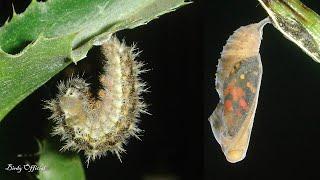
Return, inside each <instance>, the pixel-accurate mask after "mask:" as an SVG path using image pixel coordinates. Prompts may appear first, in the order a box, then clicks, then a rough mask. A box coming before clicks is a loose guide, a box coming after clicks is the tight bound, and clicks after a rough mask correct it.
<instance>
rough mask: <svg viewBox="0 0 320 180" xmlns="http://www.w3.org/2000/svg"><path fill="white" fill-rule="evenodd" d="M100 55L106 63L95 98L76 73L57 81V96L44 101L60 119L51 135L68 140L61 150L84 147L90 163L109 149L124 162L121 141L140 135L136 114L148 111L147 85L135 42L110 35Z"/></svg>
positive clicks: (54, 118) (80, 149)
mask: <svg viewBox="0 0 320 180" xmlns="http://www.w3.org/2000/svg"><path fill="white" fill-rule="evenodd" d="M102 54H103V55H104V57H105V60H106V62H105V65H104V74H102V75H101V76H100V82H101V85H102V86H103V88H102V89H101V90H99V92H98V98H94V97H92V95H91V93H90V88H89V84H87V83H86V82H85V80H83V79H81V78H79V77H73V78H70V79H69V80H68V81H67V82H62V83H60V84H59V85H58V89H59V93H58V95H57V97H56V98H55V99H53V100H50V101H47V103H46V106H45V108H47V109H50V110H51V111H52V115H51V117H50V119H53V120H54V121H55V122H56V126H55V127H54V129H53V132H52V134H53V135H60V136H61V140H62V141H65V145H64V146H63V147H62V148H61V150H73V151H78V152H79V151H84V154H85V156H86V157H87V163H89V162H90V160H95V159H96V158H97V157H98V158H100V157H101V156H104V155H106V153H107V152H112V153H113V154H116V155H117V156H118V158H119V160H120V161H121V159H120V154H121V153H122V152H124V151H125V150H124V149H123V145H124V144H126V142H127V140H128V138H130V137H132V136H134V137H136V138H139V137H138V135H139V133H140V132H141V130H140V129H139V128H138V127H137V123H138V118H139V115H140V113H146V105H145V103H143V101H142V97H141V93H142V92H144V91H146V89H145V86H146V84H145V83H143V82H142V81H141V79H140V78H139V74H140V73H142V72H145V71H144V70H141V68H142V66H143V64H142V63H139V62H137V61H136V60H135V58H136V56H137V55H138V53H136V51H135V46H132V47H127V46H126V45H125V43H124V42H123V43H121V42H120V41H119V40H118V39H117V38H116V37H111V38H110V39H109V40H108V41H107V42H105V43H104V44H103V45H102Z"/></svg>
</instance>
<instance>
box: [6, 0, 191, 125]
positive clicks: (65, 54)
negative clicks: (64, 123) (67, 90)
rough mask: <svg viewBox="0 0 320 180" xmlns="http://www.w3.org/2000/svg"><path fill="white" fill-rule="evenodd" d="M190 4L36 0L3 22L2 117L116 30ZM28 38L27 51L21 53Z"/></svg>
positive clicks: (151, 0) (138, 0) (165, 0)
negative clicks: (21, 11)
mask: <svg viewBox="0 0 320 180" xmlns="http://www.w3.org/2000/svg"><path fill="white" fill-rule="evenodd" d="M185 4H187V2H184V0H134V1H133V0H94V1H93V0H81V1H79V0H48V1H47V2H37V1H36V0H33V1H32V2H31V4H30V5H29V6H28V8H27V9H26V11H25V12H24V13H22V14H19V15H16V14H14V16H13V18H12V19H11V21H10V22H7V23H5V25H4V26H3V27H1V28H0V84H1V86H0V121H1V120H2V119H3V118H4V116H5V115H6V114H7V113H8V112H9V111H10V110H11V109H12V108H13V107H14V106H15V105H16V104H18V103H19V102H20V101H21V100H23V99H24V98H25V97H27V96H28V95H29V94H31V93H32V92H33V91H34V90H35V89H37V88H38V87H40V86H41V85H42V84H44V83H45V82H46V81H48V80H49V79H50V78H51V77H53V76H54V75H55V74H57V73H58V72H59V71H61V70H62V69H64V68H65V67H66V66H67V65H68V64H70V63H71V62H72V61H73V62H75V63H76V62H78V61H79V60H81V59H83V58H85V57H86V54H87V52H88V51H89V50H90V48H91V47H92V46H93V45H101V44H102V43H103V41H105V40H106V39H107V38H108V37H109V36H110V35H111V34H113V33H115V32H117V31H119V30H122V29H126V28H134V27H137V26H140V25H143V24H146V23H147V22H149V21H151V20H152V19H155V18H157V17H159V16H160V15H162V14H165V13H167V12H170V11H173V10H175V9H176V8H178V7H180V6H182V5H185ZM28 42H33V43H31V44H29V45H28V46H27V47H26V48H25V49H24V50H23V51H22V52H20V53H19V54H16V55H10V54H9V53H15V52H19V51H20V49H21V48H23V47H24V45H25V44H26V43H28Z"/></svg>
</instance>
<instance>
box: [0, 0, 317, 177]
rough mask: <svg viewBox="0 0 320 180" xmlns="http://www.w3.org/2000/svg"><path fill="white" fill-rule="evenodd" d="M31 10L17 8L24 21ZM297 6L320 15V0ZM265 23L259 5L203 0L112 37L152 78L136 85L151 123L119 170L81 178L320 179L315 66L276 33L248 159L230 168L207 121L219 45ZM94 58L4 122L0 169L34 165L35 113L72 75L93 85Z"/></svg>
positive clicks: (98, 170)
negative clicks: (134, 48)
mask: <svg viewBox="0 0 320 180" xmlns="http://www.w3.org/2000/svg"><path fill="white" fill-rule="evenodd" d="M29 2H30V1H18V0H17V1H14V2H13V4H14V6H15V9H16V10H17V11H18V12H23V10H24V8H25V7H27V5H28V3H29ZM303 2H304V3H305V4H306V5H308V6H309V7H311V8H312V9H314V10H315V11H316V12H320V9H319V5H318V2H317V1H303ZM11 3H12V1H9V0H0V15H1V17H0V18H1V19H0V20H1V24H2V23H3V22H4V21H5V19H6V18H7V17H8V16H9V15H10V12H11ZM264 17H266V12H265V11H264V10H263V8H262V7H261V6H260V5H259V4H258V2H257V1H237V0H230V1H211V0H202V1H201V2H197V1H196V2H195V3H193V4H191V5H189V6H186V7H183V8H181V9H179V10H177V11H176V12H173V13H170V14H167V15H164V16H161V17H160V18H159V19H157V20H154V21H152V22H150V23H149V24H147V25H145V26H141V27H138V28H136V29H133V30H125V31H121V32H119V33H117V36H118V37H119V38H125V39H126V41H127V43H128V44H131V43H133V42H137V44H138V47H139V48H140V50H143V52H142V54H141V56H140V59H141V60H142V61H144V62H146V63H147V66H146V67H147V68H148V69H151V71H149V72H148V73H146V74H144V75H143V76H142V79H144V80H145V81H146V82H147V83H148V85H149V86H150V87H151V92H150V93H148V94H146V95H145V96H144V97H145V100H146V102H147V103H148V104H149V105H150V107H149V112H150V113H151V114H152V116H149V115H143V116H142V118H141V119H142V121H141V124H140V127H141V128H142V129H144V130H145V132H144V135H143V137H142V141H138V140H135V139H131V140H130V142H129V144H128V146H127V147H126V150H127V154H125V155H124V156H123V158H122V160H123V162H122V163H120V162H119V161H118V159H117V158H116V157H115V156H112V155H109V156H107V157H104V158H102V159H100V160H97V161H95V162H94V163H92V164H90V166H89V168H88V169H86V176H87V178H88V179H111V180H113V179H120V180H121V179H152V178H153V179H155V178H156V177H157V178H162V179H170V178H171V179H208V180H209V179H210V180H215V179H218V180H220V179H223V180H228V179H247V180H249V179H280V178H281V179H293V178H302V179H310V178H319V176H320V174H319V172H318V164H317V162H319V161H320V157H319V156H318V154H319V145H318V143H319V137H320V135H319V133H318V132H319V130H320V123H319V122H318V121H319V119H320V117H319V115H318V114H317V113H318V111H319V110H318V109H319V107H318V102H319V100H320V96H319V95H318V93H319V90H318V89H319V82H320V76H319V74H320V65H319V64H318V63H316V62H314V61H313V60H312V59H311V58H310V57H308V56H307V55H306V54H305V53H303V52H302V51H301V50H300V49H299V48H298V47H297V46H296V45H294V44H293V43H291V42H289V41H287V40H286V39H285V38H284V37H283V36H282V34H281V33H279V32H278V31H277V30H276V29H275V28H273V27H272V25H267V26H266V27H265V28H264V36H263V38H264V39H263V41H262V45H261V51H260V53H261V58H262V63H263V70H264V74H263V78H262V85H261V89H260V97H259V102H258V108H257V111H256V116H255V122H254V126H253V130H252V134H251V141H250V146H249V149H248V152H247V157H246V158H245V159H244V160H243V161H241V162H239V163H236V164H230V163H228V162H227V161H226V160H225V157H224V155H223V153H222V152H221V149H220V146H219V144H218V143H217V142H216V140H215V139H214V136H213V134H212V132H211V129H210V126H209V122H208V121H207V118H208V117H209V116H210V114H211V113H212V111H213V110H214V108H215V106H216V104H217V103H218V101H219V99H218V94H217V93H216V91H215V89H214V74H215V71H216V65H217V63H218V59H219V56H220V52H221V50H222V47H223V45H224V44H225V42H226V40H227V38H228V37H229V36H230V35H231V34H232V32H233V31H234V30H236V29H237V28H239V27H240V26H243V25H247V24H250V23H253V22H257V21H260V20H261V19H263V18H264ZM97 57H99V49H98V48H94V49H92V50H91V51H90V52H89V55H88V58H87V59H84V60H83V61H81V63H80V64H79V66H77V67H75V66H70V67H69V68H67V69H66V71H64V72H62V73H60V74H59V75H57V76H55V77H54V78H53V79H52V80H50V81H49V82H48V83H46V84H45V85H44V86H42V87H41V88H39V89H38V90H37V91H35V92H34V93H33V94H32V95H30V96H29V97H28V98H26V99H25V100H24V101H23V102H22V103H20V104H19V105H18V106H17V107H16V108H15V109H14V110H13V111H12V112H11V113H10V114H9V115H8V116H7V117H6V118H5V120H4V121H2V122H1V123H0V144H1V148H0V153H1V154H2V156H1V158H0V168H1V169H4V168H5V167H6V164H8V163H24V162H26V161H34V160H36V157H30V158H28V157H24V158H17V157H16V155H17V154H19V153H35V152H37V144H36V141H35V138H41V137H43V136H44V135H45V132H44V130H43V129H44V128H43V127H45V126H46V125H47V124H48V123H47V120H46V118H47V117H48V115H49V114H48V112H47V111H45V110H42V109H41V104H42V100H45V99H50V98H52V97H54V95H55V92H56V87H55V85H56V83H57V81H58V80H61V79H65V78H66V74H68V72H70V71H75V72H79V73H81V74H82V73H83V72H85V77H87V78H88V79H89V82H93V83H94V82H96V81H97V79H96V77H97V73H98V70H99V61H98V59H99V58H97ZM3 155H5V157H3ZM82 159H84V158H83V156H82ZM0 172H1V173H0V174H1V175H3V176H4V177H5V178H1V177H0V179H25V178H26V177H30V174H16V173H8V172H6V171H2V170H1V171H0ZM30 178H32V175H31V177H30Z"/></svg>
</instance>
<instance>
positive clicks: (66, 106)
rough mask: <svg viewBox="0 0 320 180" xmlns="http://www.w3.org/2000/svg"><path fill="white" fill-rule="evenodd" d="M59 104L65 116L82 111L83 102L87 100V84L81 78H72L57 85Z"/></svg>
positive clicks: (74, 114)
mask: <svg viewBox="0 0 320 180" xmlns="http://www.w3.org/2000/svg"><path fill="white" fill-rule="evenodd" d="M59 92H60V94H59V97H58V99H59V106H60V108H61V111H62V112H63V113H64V114H65V116H66V118H68V117H72V116H76V115H79V112H82V111H83V103H84V102H88V100H87V95H88V92H89V87H88V84H87V83H85V81H84V80H83V79H80V78H73V79H70V80H69V81H67V82H66V83H60V85H59Z"/></svg>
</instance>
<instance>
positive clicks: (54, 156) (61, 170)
mask: <svg viewBox="0 0 320 180" xmlns="http://www.w3.org/2000/svg"><path fill="white" fill-rule="evenodd" d="M37 165H38V167H39V168H40V170H39V173H38V175H37V177H38V178H39V179H40V180H51V179H52V180H56V179H59V180H83V179H85V173H84V169H83V167H82V163H81V160H80V158H79V156H78V155H77V154H71V153H68V154H67V153H60V152H59V151H58V149H57V147H56V146H54V145H53V144H52V143H51V142H49V141H47V140H46V141H43V142H42V144H41V145H40V159H39V161H38V164H37Z"/></svg>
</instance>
